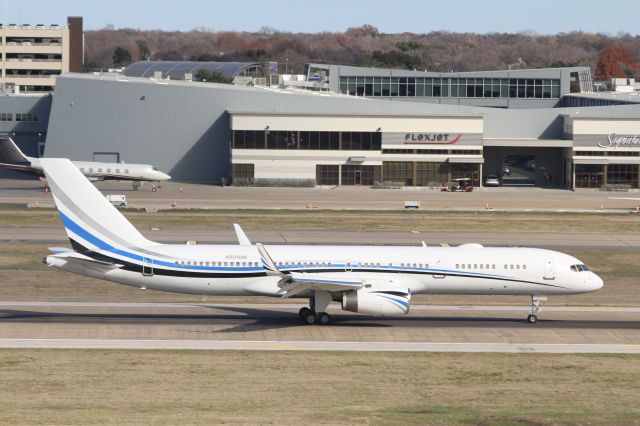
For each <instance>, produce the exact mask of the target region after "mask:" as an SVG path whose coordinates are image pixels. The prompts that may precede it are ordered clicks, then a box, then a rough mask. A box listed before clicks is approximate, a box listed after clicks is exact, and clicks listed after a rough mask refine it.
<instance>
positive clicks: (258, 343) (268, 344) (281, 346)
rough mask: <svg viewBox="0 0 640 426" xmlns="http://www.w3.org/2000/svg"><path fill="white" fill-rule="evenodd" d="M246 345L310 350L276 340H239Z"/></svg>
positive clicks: (284, 349)
mask: <svg viewBox="0 0 640 426" xmlns="http://www.w3.org/2000/svg"><path fill="white" fill-rule="evenodd" d="M239 343H242V344H245V345H251V346H256V347H262V348H269V349H281V350H283V351H289V350H293V351H308V350H309V348H305V347H303V346H297V345H285V344H282V343H276V342H269V341H266V342H242V341H241V342H239Z"/></svg>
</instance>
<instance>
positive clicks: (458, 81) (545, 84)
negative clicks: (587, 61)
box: [340, 77, 560, 99]
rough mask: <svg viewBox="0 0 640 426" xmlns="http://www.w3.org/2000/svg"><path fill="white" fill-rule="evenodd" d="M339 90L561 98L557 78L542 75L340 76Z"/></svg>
mask: <svg viewBox="0 0 640 426" xmlns="http://www.w3.org/2000/svg"><path fill="white" fill-rule="evenodd" d="M340 93H344V94H348V95H352V96H371V97H427V98H524V99H558V98H560V80H559V79H542V78H535V79H534V78H449V77H446V78H439V77H435V78H432V77H340Z"/></svg>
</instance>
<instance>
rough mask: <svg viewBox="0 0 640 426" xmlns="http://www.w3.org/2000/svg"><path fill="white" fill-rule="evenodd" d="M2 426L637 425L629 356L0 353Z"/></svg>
mask: <svg viewBox="0 0 640 426" xmlns="http://www.w3.org/2000/svg"><path fill="white" fill-rule="evenodd" d="M0 375H1V376H2V380H1V381H0V395H2V398H0V423H1V424H118V425H120V424H212V423H216V424H220V423H231V424H288V425H294V424H295V425H298V424H309V423H311V424H439V425H442V424H527V425H532V424H603V425H610V424H638V421H639V419H640V357H637V356H625V355H611V356H605V355H540V354H537V355H533V354H513V355H510V354H457V353H441V354H437V353H369V352H365V353H352V352H347V353H329V352H305V353H300V352H296V353H291V352H249V351H245V352H232V351H213V352H211V351H202V352H199V351H117V350H109V351H103V350H0Z"/></svg>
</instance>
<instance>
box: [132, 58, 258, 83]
mask: <svg viewBox="0 0 640 426" xmlns="http://www.w3.org/2000/svg"><path fill="white" fill-rule="evenodd" d="M255 66H262V64H261V63H260V62H195V61H139V62H134V63H133V64H131V65H129V66H128V67H127V68H125V69H124V70H123V71H122V74H124V75H126V76H129V77H153V76H154V73H155V72H156V71H161V72H162V77H163V78H167V77H169V78H171V79H173V80H184V75H185V74H186V73H191V74H193V75H194V76H195V75H196V74H197V72H198V71H200V70H201V69H204V70H207V71H217V72H219V73H220V74H222V75H223V76H224V77H226V78H229V79H231V78H233V77H235V76H236V75H238V74H241V73H242V72H243V71H244V70H246V69H248V68H251V67H255Z"/></svg>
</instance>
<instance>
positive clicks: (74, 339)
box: [0, 302, 640, 354]
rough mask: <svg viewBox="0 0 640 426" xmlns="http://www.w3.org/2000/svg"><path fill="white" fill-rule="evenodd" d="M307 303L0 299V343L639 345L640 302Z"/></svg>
mask: <svg viewBox="0 0 640 426" xmlns="http://www.w3.org/2000/svg"><path fill="white" fill-rule="evenodd" d="M300 306H302V305H300V304H274V305H271V304H258V305H252V304H206V303H201V304H180V303H90V302H89V303H85V302H57V303H55V302H0V347H23V348H33V347H65V348H120V349H238V350H242V349H246V350H344V351H464V352H474V351H475V352H477V351H481V352H572V353H613V352H615V353H639V354H640V308H601V307H590V308H580V307H553V308H551V307H549V308H547V309H544V310H543V312H542V314H541V316H540V318H541V319H540V321H539V322H538V323H537V324H534V325H532V324H528V323H527V322H526V321H525V317H526V312H527V307H526V306H430V305H420V306H415V307H412V310H411V312H410V314H409V315H407V316H403V317H385V318H380V317H378V318H376V317H368V316H363V315H358V314H352V313H349V312H345V311H342V310H340V307H339V306H338V305H332V306H331V307H330V308H329V310H328V312H329V313H330V314H331V315H332V318H333V322H332V324H330V325H328V326H318V325H313V326H309V325H304V324H303V323H302V321H301V320H300V319H298V318H297V310H298V309H299V307H300Z"/></svg>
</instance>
